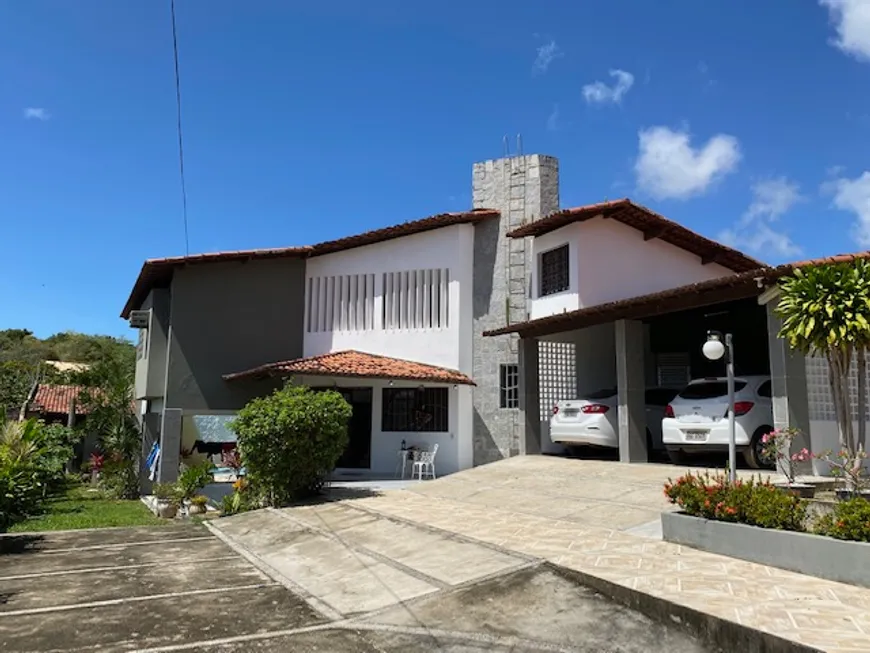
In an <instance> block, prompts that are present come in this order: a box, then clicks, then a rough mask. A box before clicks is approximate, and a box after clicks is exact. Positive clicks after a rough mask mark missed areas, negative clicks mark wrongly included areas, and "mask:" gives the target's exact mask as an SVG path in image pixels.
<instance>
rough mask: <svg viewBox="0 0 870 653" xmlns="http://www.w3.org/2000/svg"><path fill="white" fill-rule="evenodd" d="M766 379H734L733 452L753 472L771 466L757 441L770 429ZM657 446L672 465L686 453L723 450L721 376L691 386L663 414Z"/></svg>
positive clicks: (724, 389)
mask: <svg viewBox="0 0 870 653" xmlns="http://www.w3.org/2000/svg"><path fill="white" fill-rule="evenodd" d="M771 394H772V393H771V383H770V377H769V376H741V377H738V378H736V379H735V380H734V422H735V431H736V441H737V450H738V451H740V452H742V453H743V457H744V458H745V459H746V464H747V465H749V466H750V467H752V468H754V469H759V468H761V467H772V464H771V463H772V461H770V460H769V458H768V457H767V456H765V455H764V452H763V444H762V442H761V438H762V436H764V434H765V433H769V432H770V431H772V430H773V426H772V424H773V404H772V402H771ZM662 441H663V442H664V445H665V448H666V449H667V451H668V456H669V457H670V458H671V460H672V461H673V462H675V463H683V462H685V454H687V453H692V452H695V453H698V452H702V451H704V452H707V451H727V450H728V382H727V379H725V378H724V377H714V378H708V379H698V380H695V381H691V382H690V383H689V385H687V386H686V387H685V388H684V389H683V390H682V392H680V393H679V394H678V395H677V396H676V397H675V398H674V400H673V401H672V402H671V403H670V404H668V407H667V408H666V409H665V417H664V419H663V420H662Z"/></svg>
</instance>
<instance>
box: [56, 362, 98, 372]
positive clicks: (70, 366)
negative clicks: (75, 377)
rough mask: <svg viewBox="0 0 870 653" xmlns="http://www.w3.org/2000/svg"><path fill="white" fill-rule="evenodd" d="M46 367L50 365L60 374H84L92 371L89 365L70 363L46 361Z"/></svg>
mask: <svg viewBox="0 0 870 653" xmlns="http://www.w3.org/2000/svg"><path fill="white" fill-rule="evenodd" d="M45 364H46V365H50V366H51V367H53V368H54V369H56V370H57V371H58V372H84V371H85V370H89V369H91V366H90V365H89V364H88V363H71V362H69V361H45Z"/></svg>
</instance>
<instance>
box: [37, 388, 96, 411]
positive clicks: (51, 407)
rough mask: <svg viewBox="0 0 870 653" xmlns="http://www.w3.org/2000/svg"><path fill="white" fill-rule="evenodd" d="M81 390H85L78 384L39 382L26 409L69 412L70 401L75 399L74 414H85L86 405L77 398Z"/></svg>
mask: <svg viewBox="0 0 870 653" xmlns="http://www.w3.org/2000/svg"><path fill="white" fill-rule="evenodd" d="M82 390H87V388H84V387H82V386H79V385H53V384H49V383H41V384H40V385H39V387H38V388H37V389H36V394H35V395H34V396H33V399H32V400H31V401H30V404H29V405H28V410H30V411H32V412H35V413H45V414H48V413H61V414H64V415H65V414H67V413H69V406H70V402H71V401H72V400H73V399H75V401H76V415H87V413H88V412H89V410H88V407H87V406H86V405H84V404H83V403H82V402H81V401H80V400H79V394H80V393H81V392H82Z"/></svg>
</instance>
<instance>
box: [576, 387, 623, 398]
mask: <svg viewBox="0 0 870 653" xmlns="http://www.w3.org/2000/svg"><path fill="white" fill-rule="evenodd" d="M617 394H618V390H617V389H616V388H605V389H604V390H596V391H595V392H588V393H586V395H585V396H584V397H583V399H608V398H610V397H615V396H616V395H617Z"/></svg>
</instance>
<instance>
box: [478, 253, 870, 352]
mask: <svg viewBox="0 0 870 653" xmlns="http://www.w3.org/2000/svg"><path fill="white" fill-rule="evenodd" d="M864 258H870V251H866V252H858V253H855V254H838V255H837V256H829V257H826V258H817V259H809V260H806V261H796V262H794V263H784V264H782V265H779V266H776V267H768V266H764V267H759V268H756V269H754V270H748V271H747V272H741V273H739V274H732V275H729V276H725V277H719V278H718V279H711V280H709V281H702V282H700V283H693V284H689V285H686V286H679V287H677V288H671V289H669V290H663V291H660V292H656V293H652V294H649V295H641V296H639V297H631V298H628V299H620V300H618V301H615V302H608V303H606V304H598V305H596V306H589V307H587V308H581V309H579V310H576V311H569V312H566V313H559V314H557V315H549V316H547V317H542V318H538V319H536V320H528V321H526V322H517V323H516V324H510V325H508V326H505V327H501V328H500V329H493V330H491V331H485V332H484V333H483V335H485V336H501V335H506V334H509V333H517V334H519V335H520V336H522V337H524V338H532V337H537V336H546V335H551V334H554V333H559V332H561V331H570V330H573V329H582V328H584V327H589V326H594V325H596V324H603V323H605V322H612V321H614V320H640V319H644V318H649V317H655V316H657V315H664V314H667V313H674V312H677V311H685V310H689V309H693V308H701V307H703V306H710V305H711V304H720V303H723V302H727V301H734V300H738V299H746V298H747V297H757V296H758V295H760V294H761V293H762V292H764V288H765V286H766V285H769V284H771V283H774V282H776V281H777V280H778V279H780V278H782V277H785V276H788V275H789V274H791V273H792V272H794V271H795V270H796V269H798V268H803V267H809V266H813V265H824V264H828V263H844V262H849V261H854V260H856V259H864Z"/></svg>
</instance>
